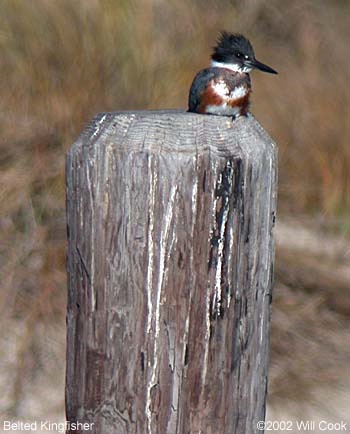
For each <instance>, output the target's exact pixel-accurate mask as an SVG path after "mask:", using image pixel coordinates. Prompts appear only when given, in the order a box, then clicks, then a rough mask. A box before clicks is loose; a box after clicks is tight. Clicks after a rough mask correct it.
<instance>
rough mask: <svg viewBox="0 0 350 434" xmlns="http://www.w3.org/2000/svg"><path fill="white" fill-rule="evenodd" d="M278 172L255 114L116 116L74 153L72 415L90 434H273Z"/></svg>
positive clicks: (87, 134) (70, 163)
mask: <svg viewBox="0 0 350 434" xmlns="http://www.w3.org/2000/svg"><path fill="white" fill-rule="evenodd" d="M276 168H277V149H276V145H275V144H274V142H273V141H272V140H271V138H270V137H269V136H268V134H267V133H266V132H265V131H264V129H263V128H262V127H261V126H260V125H259V123H258V122H257V121H256V120H255V118H254V117H253V116H252V115H248V116H247V117H240V118H238V119H236V120H234V121H232V119H231V118H228V117H221V116H210V115H199V114H193V113H186V112H184V111H178V110H166V111H163V110H159V111H135V112H116V113H102V114H100V115H98V116H97V117H96V118H95V119H94V120H93V121H92V122H91V123H90V125H88V126H87V127H86V129H85V130H84V131H83V133H82V134H81V136H80V137H79V138H78V139H77V141H76V142H75V143H74V144H73V145H72V147H71V149H70V150H69V152H68V154H67V166H66V179H67V227H68V251H67V271H68V314H67V328H68V329H67V377H66V410H67V419H68V421H69V422H70V423H78V422H80V423H89V424H90V428H89V431H81V432H82V433H83V432H84V434H86V432H89V433H96V434H200V433H202V434H254V433H260V432H263V430H261V429H259V427H258V425H257V423H258V421H260V420H263V419H264V417H265V401H266V388H267V362H268V342H269V320H270V301H271V289H272V278H273V276H272V273H273V271H272V270H273V237H272V229H273V225H274V219H275V206H276V172H277V169H276ZM67 432H72V433H73V432H74V433H76V432H80V431H76V430H75V431H73V430H72V431H70V430H68V431H67Z"/></svg>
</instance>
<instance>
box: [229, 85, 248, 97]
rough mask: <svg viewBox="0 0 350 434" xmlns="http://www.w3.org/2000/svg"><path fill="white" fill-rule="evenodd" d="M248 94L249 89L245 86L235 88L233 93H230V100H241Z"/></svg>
mask: <svg viewBox="0 0 350 434" xmlns="http://www.w3.org/2000/svg"><path fill="white" fill-rule="evenodd" d="M247 93H248V89H247V88H246V87H245V86H237V87H235V88H234V89H233V90H232V92H230V98H231V99H239V98H243V97H244V96H246V95H247Z"/></svg>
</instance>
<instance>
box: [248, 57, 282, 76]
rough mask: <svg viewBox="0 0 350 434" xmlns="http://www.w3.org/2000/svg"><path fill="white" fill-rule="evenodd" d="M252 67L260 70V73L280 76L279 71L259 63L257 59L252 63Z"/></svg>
mask: <svg viewBox="0 0 350 434" xmlns="http://www.w3.org/2000/svg"><path fill="white" fill-rule="evenodd" d="M251 66H252V68H255V69H260V71H264V72H269V73H270V74H278V72H277V71H275V70H274V69H272V68H270V67H269V66H267V65H265V64H264V63H261V62H259V60H256V59H254V60H252V61H251Z"/></svg>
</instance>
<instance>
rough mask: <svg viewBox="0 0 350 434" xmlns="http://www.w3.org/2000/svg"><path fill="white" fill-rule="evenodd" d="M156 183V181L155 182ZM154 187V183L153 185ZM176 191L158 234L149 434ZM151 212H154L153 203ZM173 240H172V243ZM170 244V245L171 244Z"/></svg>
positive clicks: (149, 384)
mask: <svg viewBox="0 0 350 434" xmlns="http://www.w3.org/2000/svg"><path fill="white" fill-rule="evenodd" d="M156 182H157V180H156ZM155 185H156V183H155ZM176 190H177V186H176V184H175V185H173V186H172V187H171V190H170V197H169V201H168V203H167V207H166V211H165V214H164V217H163V220H164V221H163V222H162V227H163V228H164V229H162V230H161V233H160V246H159V271H158V282H157V287H156V291H155V306H154V309H153V310H152V313H153V316H154V333H153V363H152V366H151V378H150V380H149V381H148V385H147V403H146V405H147V409H146V411H147V416H148V431H149V433H151V432H152V410H151V409H152V407H153V405H152V404H153V401H154V398H152V391H153V394H154V395H157V393H156V388H157V384H158V379H157V377H158V370H159V369H158V362H159V354H158V345H159V335H160V307H161V306H160V305H161V294H162V287H163V281H164V278H165V274H166V269H165V259H166V256H167V252H166V250H167V241H168V239H169V232H170V225H171V222H172V219H173V211H174V208H175V207H174V203H175V197H176ZM153 193H154V191H153ZM153 210H154V203H153ZM153 224H154V222H153ZM173 241H174V240H172V242H173ZM171 244H172V243H171ZM169 249H170V250H171V245H170V246H169Z"/></svg>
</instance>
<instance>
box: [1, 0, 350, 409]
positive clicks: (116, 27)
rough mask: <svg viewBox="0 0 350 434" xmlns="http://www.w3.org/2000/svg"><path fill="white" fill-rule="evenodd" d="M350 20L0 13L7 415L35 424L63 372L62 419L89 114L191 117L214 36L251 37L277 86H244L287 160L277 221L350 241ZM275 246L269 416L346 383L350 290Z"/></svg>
mask: <svg viewBox="0 0 350 434" xmlns="http://www.w3.org/2000/svg"><path fill="white" fill-rule="evenodd" d="M349 12H350V5H349V4H348V3H347V2H344V1H337V2H326V1H325V0H324V1H319V2H309V1H307V0H302V1H299V2H288V1H286V0H272V1H267V0H258V1H251V0H246V1H242V2H239V1H234V0H215V1H213V2H209V3H208V4H207V5H206V6H205V7H203V2H201V1H199V0H179V1H176V2H165V1H164V0H158V1H156V0H137V1H136V0H118V1H112V0H75V1H72V0H60V1H50V0H34V1H30V2H29V1H25V0H3V1H2V5H1V12H0V59H1V60H0V77H1V81H0V92H1V99H0V107H1V117H0V126H1V131H2V136H1V139H0V197H1V211H0V239H1V244H0V264H1V265H0V273H1V285H2V291H1V297H0V309H1V327H2V330H3V338H2V339H1V340H2V351H3V352H4V353H6V356H5V357H4V362H3V364H4V367H5V368H7V371H8V372H9V375H8V376H7V378H5V379H1V380H0V383H4V385H5V386H6V387H7V390H8V391H9V394H8V399H6V400H5V401H6V402H5V404H4V405H3V407H2V408H1V409H0V410H1V411H2V412H5V414H12V415H16V414H17V415H20V416H26V415H29V414H31V415H33V414H35V412H34V413H33V411H32V410H30V409H29V407H27V406H26V402H27V398H26V397H27V395H28V394H33V391H35V390H36V389H35V388H34V389H33V387H31V386H30V385H31V384H35V382H36V381H39V380H38V378H39V379H40V378H42V377H43V376H45V378H47V381H48V383H47V384H50V383H49V381H50V380H49V379H50V374H51V373H52V370H54V371H55V372H56V369H57V372H58V373H60V374H59V375H60V377H59V380H57V382H55V381H54V382H53V384H60V387H61V390H60V391H59V392H57V393H56V395H58V394H59V395H60V398H59V400H58V401H59V404H58V405H61V407H60V408H62V403H63V382H62V378H63V376H62V374H63V368H62V367H63V364H64V357H65V354H64V343H63V342H64V314H65V287H66V281H65V269H64V266H65V215H64V154H65V151H66V149H67V148H68V147H69V145H70V143H72V141H73V139H74V138H75V136H76V135H77V134H78V133H79V131H80V130H81V129H82V127H83V125H84V123H85V122H87V121H88V119H89V118H91V117H92V116H93V115H94V114H95V113H96V112H99V111H108V110H124V109H139V108H165V107H186V104H187V92H188V89H189V86H190V83H191V80H192V78H193V76H194V74H195V72H197V71H198V70H199V69H200V68H202V67H204V66H206V65H207V63H208V57H209V54H210V50H211V46H212V45H213V43H214V40H215V38H216V36H217V34H218V31H219V30H221V29H227V30H235V31H241V32H242V33H244V34H245V35H247V36H248V37H249V38H250V39H251V41H252V43H253V45H254V47H255V50H256V53H257V58H258V59H261V60H262V61H266V62H267V63H268V64H269V65H270V64H271V65H272V66H273V67H274V68H276V69H277V70H278V71H279V75H278V76H276V77H275V76H273V77H271V76H269V75H267V74H266V75H265V74H261V73H259V72H254V73H253V75H252V80H253V90H254V93H253V95H252V100H253V104H252V112H253V113H254V114H255V115H256V117H257V118H258V119H259V121H260V122H261V123H262V125H263V126H264V127H265V128H266V129H267V130H268V131H269V133H270V134H271V136H272V137H273V138H274V139H275V140H276V142H277V143H278V144H279V146H280V175H279V176H280V191H279V211H280V215H283V214H284V215H291V216H293V217H294V218H295V216H296V215H301V214H302V215H304V216H305V215H306V216H308V221H311V222H312V227H313V230H315V227H314V226H315V224H314V223H315V221H320V222H321V224H318V229H319V230H320V233H324V232H325V229H324V227H326V228H327V233H328V234H329V235H328V236H329V237H331V236H332V234H334V233H335V234H336V235H337V237H338V238H339V237H347V236H348V234H349V223H348V221H349V220H348V217H349V209H350V182H349V181H350V179H349V177H350V175H349V174H350V147H349V145H348V143H349V141H350V122H349V119H350V87H349V86H348V83H349V80H350V58H349V56H348V54H347V53H348V39H349V29H350V13H349ZM294 222H295V220H293V221H292V223H291V226H293V225H294V224H295V223H294ZM320 226H323V227H321V229H320ZM295 237H296V238H297V237H298V232H296V233H295ZM282 244H283V243H282ZM282 244H281V243H280V247H279V251H278V253H279V258H278V262H277V286H276V291H275V304H274V309H273V317H274V318H273V334H272V356H271V357H272V360H271V383H270V391H271V403H273V399H274V397H276V396H277V397H278V398H280V397H284V398H286V399H287V398H288V399H294V398H295V397H298V398H300V396H303V397H304V398H305V399H308V397H309V396H310V395H308V394H307V390H311V389H312V387H314V385H315V384H317V383H319V382H320V381H322V382H323V383H324V384H327V385H329V384H330V383H333V382H334V381H335V380H337V381H338V382H339V381H341V375H340V374H339V369H340V368H341V367H343V366H345V361H344V357H345V356H346V354H345V352H344V351H343V346H344V345H343V344H342V343H344V342H347V343H348V341H349V336H345V335H346V333H345V332H344V326H345V324H347V318H348V315H349V306H350V301H349V295H348V292H349V286H350V285H349V279H348V275H347V274H346V273H344V275H342V274H338V273H333V272H332V273H331V271H332V270H334V269H338V268H336V267H345V266H347V265H348V263H349V255H347V256H346V255H345V256H344V257H343V258H342V259H341V261H343V262H342V263H340V262H339V257H338V256H337V257H335V256H332V257H331V258H330V257H329V255H328V256H327V254H324V255H323V256H322V258H323V259H322V260H321V261H320V260H319V254H318V253H315V252H311V253H310V252H306V253H305V252H304V250H307V248H305V249H304V250H303V249H302V250H298V251H297V252H296V251H295V249H294V250H293V249H292V250H291V249H290V248H289V245H288V243H284V244H283V245H282ZM320 245H322V240H321V244H320ZM344 258H345V259H344ZM291 348H293V352H292V353H291ZM306 348H307V349H308V351H305V349H306ZM330 355H331V357H330ZM347 357H348V355H347ZM296 378H297V379H298V381H295V379H296ZM51 384H52V383H51ZM305 384H307V385H308V386H310V388H305ZM285 385H288V386H289V387H285ZM291 388H294V389H295V390H294V392H295V393H294V392H293V393H292V390H291ZM301 391H303V392H304V394H303V395H302V394H301V393H300V392H301ZM44 404H45V402H43V405H44ZM43 408H44V407H43Z"/></svg>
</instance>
